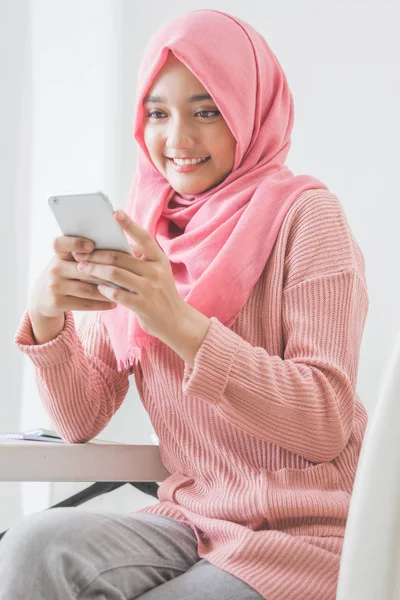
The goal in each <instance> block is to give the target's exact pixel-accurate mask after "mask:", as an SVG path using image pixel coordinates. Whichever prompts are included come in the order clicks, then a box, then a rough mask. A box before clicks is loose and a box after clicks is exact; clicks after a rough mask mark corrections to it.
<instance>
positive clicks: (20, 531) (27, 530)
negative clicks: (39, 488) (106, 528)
mask: <svg viewBox="0 0 400 600" xmlns="http://www.w3.org/2000/svg"><path fill="white" fill-rule="evenodd" d="M87 514H88V513H87V512H85V511H83V510H78V509H76V508H55V509H50V510H45V511H43V512H39V513H35V514H32V515H29V516H27V517H25V518H23V519H22V521H21V522H20V523H18V524H17V525H14V526H13V527H11V528H10V529H9V530H8V531H7V533H6V534H5V535H4V537H3V539H2V540H1V542H0V553H1V555H2V556H3V557H4V556H7V557H8V558H9V559H10V558H11V557H18V559H21V558H23V556H24V555H28V556H29V557H30V561H32V559H34V558H35V557H37V558H43V557H44V556H45V555H46V554H48V553H52V552H55V551H56V548H57V546H58V547H59V546H60V542H61V545H62V546H63V548H64V551H65V550H66V549H67V548H66V547H68V546H69V545H70V546H71V548H72V546H73V540H74V539H75V543H76V536H77V534H78V533H79V531H81V530H82V527H83V524H84V522H86V520H87ZM55 542H57V543H55Z"/></svg>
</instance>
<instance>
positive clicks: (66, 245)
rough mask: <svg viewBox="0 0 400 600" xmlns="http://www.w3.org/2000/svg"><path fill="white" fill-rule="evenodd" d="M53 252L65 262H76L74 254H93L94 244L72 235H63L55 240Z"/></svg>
mask: <svg viewBox="0 0 400 600" xmlns="http://www.w3.org/2000/svg"><path fill="white" fill-rule="evenodd" d="M53 250H54V252H55V253H56V254H57V256H59V257H60V258H62V259H63V260H74V259H73V256H72V253H73V252H92V251H93V250H94V243H93V242H92V240H89V239H86V238H79V237H74V236H70V235H62V236H60V237H57V238H55V240H54V242H53Z"/></svg>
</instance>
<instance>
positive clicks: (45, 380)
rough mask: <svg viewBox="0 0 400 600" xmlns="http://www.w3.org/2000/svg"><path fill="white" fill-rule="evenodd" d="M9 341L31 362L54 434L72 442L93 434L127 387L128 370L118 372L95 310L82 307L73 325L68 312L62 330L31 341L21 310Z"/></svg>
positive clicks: (122, 396) (30, 329) (100, 426)
mask: <svg viewBox="0 0 400 600" xmlns="http://www.w3.org/2000/svg"><path fill="white" fill-rule="evenodd" d="M14 341H15V344H16V345H17V347H18V348H19V350H21V351H22V352H24V353H25V354H26V355H27V356H29V358H30V359H31V360H32V362H33V364H34V365H35V367H36V378H37V383H38V388H39V394H40V397H41V400H42V402H43V403H44V406H45V408H46V410H47V412H48V414H49V415H50V418H51V420H52V422H53V424H54V427H55V429H56V430H57V432H58V433H59V435H60V436H61V437H62V438H63V439H64V440H66V441H67V442H71V443H77V442H87V441H89V440H90V439H92V438H94V437H95V436H96V435H98V434H99V433H100V432H101V431H102V430H103V429H104V427H105V426H106V425H107V423H108V422H109V421H110V419H111V417H112V416H113V414H114V413H115V412H116V411H117V410H118V408H119V407H120V405H121V404H122V402H123V400H124V398H125V396H126V394H127V391H128V389H129V371H128V370H125V371H122V372H118V370H117V361H116V359H115V355H114V352H113V350H112V347H111V343H110V341H109V338H108V334H107V331H106V329H105V327H104V325H103V324H102V322H101V320H100V318H99V313H87V314H86V315H85V316H84V317H83V319H82V320H81V322H80V324H79V326H78V329H76V327H75V321H74V317H73V314H72V312H67V313H66V319H65V326H64V329H63V331H62V332H61V333H60V334H59V335H58V336H57V337H56V338H55V339H54V340H51V341H50V342H47V343H45V344H36V343H35V340H34V338H33V332H32V325H31V321H30V318H29V314H28V312H27V311H26V312H25V314H24V315H23V318H22V321H21V324H20V327H19V329H18V331H17V333H16V335H15V340H14Z"/></svg>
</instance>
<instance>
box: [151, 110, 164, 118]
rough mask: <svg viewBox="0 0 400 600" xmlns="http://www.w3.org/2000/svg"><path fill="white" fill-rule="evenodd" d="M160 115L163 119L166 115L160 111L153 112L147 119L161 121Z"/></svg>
mask: <svg viewBox="0 0 400 600" xmlns="http://www.w3.org/2000/svg"><path fill="white" fill-rule="evenodd" d="M158 115H161V117H162V116H163V115H164V113H162V112H161V111H159V110H152V111H151V112H149V113H148V114H147V117H148V118H151V119H160V118H161V117H160V116H158Z"/></svg>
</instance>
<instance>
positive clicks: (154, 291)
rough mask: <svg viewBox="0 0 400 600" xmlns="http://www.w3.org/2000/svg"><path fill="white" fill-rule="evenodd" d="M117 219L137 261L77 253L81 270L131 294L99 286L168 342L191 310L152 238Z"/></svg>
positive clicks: (104, 253) (112, 254)
mask: <svg viewBox="0 0 400 600" xmlns="http://www.w3.org/2000/svg"><path fill="white" fill-rule="evenodd" d="M121 215H123V218H121ZM114 218H115V219H116V220H117V223H118V225H119V226H120V227H121V229H122V230H123V231H124V232H125V233H126V234H128V236H129V238H131V239H130V246H131V248H132V251H133V253H134V255H135V257H132V256H129V255H128V254H126V253H124V252H117V251H114V250H94V251H93V252H92V253H91V254H81V253H79V254H78V253H77V254H75V257H76V260H78V261H79V263H80V264H79V265H78V269H79V270H80V271H82V273H84V274H85V275H86V274H88V275H95V276H96V277H98V278H99V279H101V280H103V281H105V282H107V281H109V282H111V283H114V284H117V285H119V286H121V287H123V288H126V289H127V290H129V291H124V290H120V289H116V288H113V287H110V286H107V285H106V284H104V285H103V284H100V285H98V289H99V291H100V293H101V294H102V295H103V296H105V297H106V298H108V299H109V300H111V301H112V302H116V303H117V304H120V305H122V306H125V307H126V308H129V309H130V310H132V311H133V312H135V313H136V315H137V318H138V321H139V324H140V326H141V328H142V329H143V331H145V332H146V333H148V334H150V335H152V336H156V337H158V338H160V339H161V340H163V341H165V340H166V339H168V337H169V336H170V335H171V331H173V329H174V328H176V327H177V326H178V324H179V321H180V319H181V318H182V317H183V315H184V314H185V312H186V307H188V305H187V303H186V302H185V301H184V300H183V299H182V298H181V297H180V296H179V294H178V290H177V289H176V286H175V281H174V277H173V273H172V268H171V264H170V261H169V259H168V257H167V256H166V254H165V253H164V252H163V251H162V250H161V248H160V247H159V245H158V244H157V242H156V241H155V240H154V239H153V238H152V237H151V235H150V234H149V233H148V232H147V231H146V230H145V229H142V228H141V227H139V226H138V225H137V224H136V223H134V221H132V219H131V218H130V217H129V216H128V215H127V214H126V213H124V212H123V211H121V210H118V211H116V212H115V213H114ZM132 241H133V243H132Z"/></svg>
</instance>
